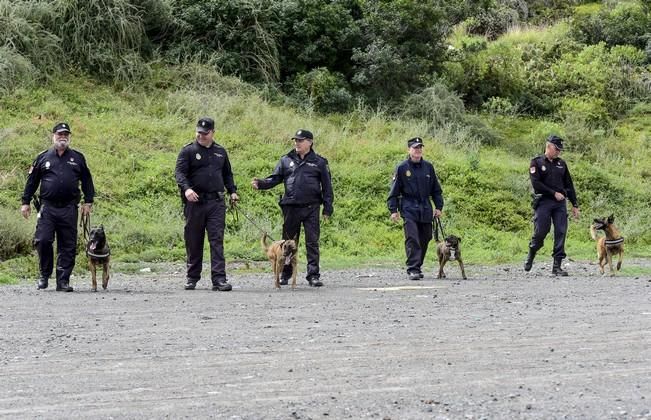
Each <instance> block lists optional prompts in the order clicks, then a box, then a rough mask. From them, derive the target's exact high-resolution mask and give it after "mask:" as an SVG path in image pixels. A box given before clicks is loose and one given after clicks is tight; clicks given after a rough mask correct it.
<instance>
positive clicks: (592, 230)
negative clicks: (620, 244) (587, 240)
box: [590, 224, 597, 241]
mask: <svg viewBox="0 0 651 420" xmlns="http://www.w3.org/2000/svg"><path fill="white" fill-rule="evenodd" d="M590 237H591V238H592V240H593V241H596V240H597V229H595V227H594V224H591V225H590Z"/></svg>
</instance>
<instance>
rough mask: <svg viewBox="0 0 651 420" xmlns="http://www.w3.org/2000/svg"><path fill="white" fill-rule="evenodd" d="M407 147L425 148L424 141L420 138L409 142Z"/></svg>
mask: <svg viewBox="0 0 651 420" xmlns="http://www.w3.org/2000/svg"><path fill="white" fill-rule="evenodd" d="M407 146H409V147H418V146H423V139H421V138H420V137H414V138H412V139H409V140H407Z"/></svg>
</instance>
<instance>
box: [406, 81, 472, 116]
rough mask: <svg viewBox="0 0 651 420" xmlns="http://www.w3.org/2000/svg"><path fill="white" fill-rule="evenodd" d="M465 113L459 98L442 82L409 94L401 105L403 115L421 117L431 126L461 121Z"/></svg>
mask: <svg viewBox="0 0 651 420" xmlns="http://www.w3.org/2000/svg"><path fill="white" fill-rule="evenodd" d="M465 113H466V110H465V107H464V105H463V101H462V100H461V98H459V96H457V94H456V93H454V92H452V91H451V90H449V89H448V88H447V87H446V86H445V85H444V84H443V83H436V84H434V85H432V86H430V87H428V88H425V89H423V90H422V91H421V92H419V93H415V94H412V95H409V96H408V97H407V98H406V99H405V100H404V103H403V106H402V114H403V115H404V116H405V117H408V118H419V119H423V120H425V121H427V123H428V124H429V125H430V126H432V127H439V126H441V125H443V124H444V123H449V122H457V123H458V122H461V121H463V118H464V116H465Z"/></svg>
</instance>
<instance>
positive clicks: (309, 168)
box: [258, 150, 333, 216]
mask: <svg viewBox="0 0 651 420" xmlns="http://www.w3.org/2000/svg"><path fill="white" fill-rule="evenodd" d="M281 182H284V183H285V194H284V195H283V196H282V198H281V199H280V205H290V206H303V205H310V204H321V203H323V214H324V215H326V216H329V215H331V214H332V212H333V208H332V202H333V193H332V181H331V178H330V168H329V167H328V161H327V159H325V158H324V157H321V156H319V155H317V154H316V153H315V152H314V150H310V151H309V152H308V154H307V155H305V158H304V159H301V158H300V157H299V156H298V154H297V153H296V151H295V150H292V151H291V152H289V153H287V154H286V155H285V156H283V157H282V158H280V162H278V164H277V165H276V168H275V169H274V171H273V173H272V174H271V175H269V176H268V177H267V178H265V179H260V180H258V188H259V189H261V190H268V189H270V188H273V187H275V186H276V185H278V184H280V183H281Z"/></svg>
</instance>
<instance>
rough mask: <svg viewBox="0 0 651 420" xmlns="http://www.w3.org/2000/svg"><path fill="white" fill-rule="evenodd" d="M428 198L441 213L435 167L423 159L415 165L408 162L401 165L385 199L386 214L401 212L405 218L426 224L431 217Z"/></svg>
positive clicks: (439, 190)
mask: <svg viewBox="0 0 651 420" xmlns="http://www.w3.org/2000/svg"><path fill="white" fill-rule="evenodd" d="M430 198H431V199H432V200H434V205H435V206H436V208H437V209H439V210H443V191H442V190H441V185H440V184H439V180H438V178H437V177H436V172H435V171H434V166H432V164H431V163H429V162H428V161H426V160H423V159H421V161H420V162H418V163H416V162H412V161H411V159H407V160H405V161H404V162H402V163H400V164H399V165H398V167H397V168H396V173H395V175H394V176H393V182H392V184H391V190H390V191H389V198H388V199H387V205H388V207H389V211H390V212H391V213H395V212H397V211H398V210H400V213H401V215H402V217H403V218H405V219H410V220H415V221H417V222H420V223H429V222H431V221H432V220H433V218H434V217H433V209H432V203H431V201H430Z"/></svg>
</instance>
